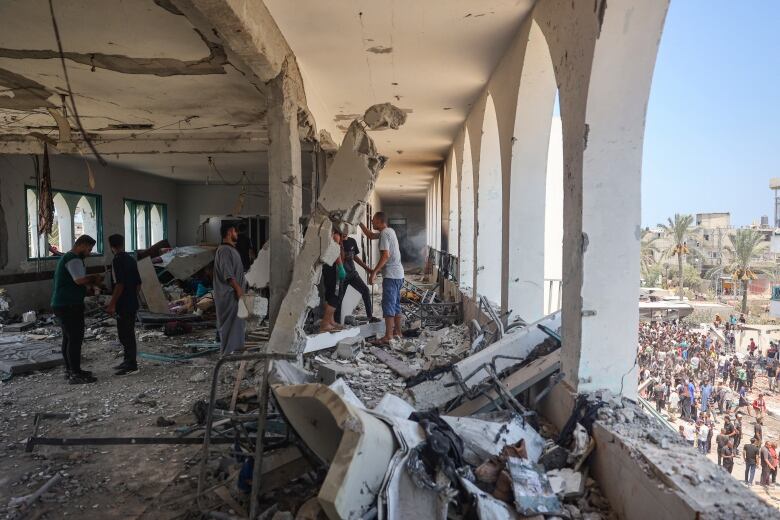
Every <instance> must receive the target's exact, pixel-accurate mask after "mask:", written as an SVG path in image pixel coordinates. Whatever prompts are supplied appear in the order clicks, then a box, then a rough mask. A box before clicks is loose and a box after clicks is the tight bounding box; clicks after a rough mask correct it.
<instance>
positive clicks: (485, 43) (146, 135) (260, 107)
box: [0, 0, 533, 202]
mask: <svg viewBox="0 0 780 520" xmlns="http://www.w3.org/2000/svg"><path fill="white" fill-rule="evenodd" d="M179 4H182V2H180V1H177V0H174V1H171V0H136V1H133V2H126V1H122V0H73V1H70V2H67V3H66V2H57V1H54V2H53V6H54V12H55V16H56V21H57V24H58V27H59V32H60V36H61V39H60V43H61V45H62V48H63V52H64V56H65V58H66V59H65V63H66V66H67V70H68V76H69V79H70V86H71V88H72V91H73V94H74V99H75V102H76V107H77V109H78V112H79V115H80V119H81V122H82V124H83V127H84V129H85V131H86V132H87V133H88V135H89V136H90V138H91V139H92V140H93V141H94V143H95V144H96V145H97V147H98V149H99V150H100V151H101V153H105V154H106V157H109V158H111V161H112V162H113V163H118V165H121V166H124V167H127V168H132V169H136V170H140V171H148V172H150V173H153V174H155V175H162V176H165V177H171V178H176V179H178V180H183V181H205V179H206V177H208V176H209V175H210V168H208V167H207V166H208V165H207V163H206V157H207V156H208V155H215V154H221V153H223V154H232V153H235V154H237V157H236V158H235V160H227V159H222V161H223V162H224V163H231V164H233V165H234V166H235V167H234V168H233V170H234V171H233V172H232V173H231V174H230V175H231V177H235V176H236V175H239V176H240V172H241V171H243V170H252V169H255V170H257V168H253V163H254V161H255V160H256V158H257V157H258V156H257V155H256V154H257V153H259V152H264V151H266V150H267V146H268V134H267V125H266V121H265V112H266V99H267V98H266V95H265V93H264V92H263V91H262V87H263V85H262V84H259V83H258V81H257V78H256V77H250V75H247V74H246V72H245V71H244V72H242V71H241V70H239V68H240V67H239V66H238V65H234V64H232V63H231V61H230V59H231V56H232V54H231V51H230V49H227V48H226V47H225V46H224V45H223V44H222V43H221V42H222V39H221V38H220V36H219V34H218V32H217V31H216V29H214V28H213V27H211V28H209V27H208V26H204V25H202V24H196V25H198V27H199V28H198V27H195V26H194V25H193V23H194V22H193V20H191V17H185V16H184V15H182V14H181V12H180V11H179V10H178V9H177V7H176V6H177V5H179ZM266 4H267V6H268V9H269V10H270V12H271V14H272V15H273V17H274V19H275V20H276V23H277V24H278V26H279V28H280V29H281V32H282V33H283V35H284V37H285V38H286V39H287V41H288V43H289V44H290V46H291V47H292V50H293V51H294V52H295V54H296V57H297V60H298V63H299V66H300V68H301V69H302V74H303V78H304V81H305V86H306V91H307V92H306V94H307V95H306V98H307V103H308V105H309V107H308V108H309V110H310V111H311V113H312V114H313V116H314V118H315V119H316V122H317V125H318V127H319V128H320V129H324V130H328V131H329V132H330V133H331V134H332V135H333V137H334V139H335V140H336V141H337V142H340V141H341V139H342V137H343V132H344V131H345V129H346V128H347V126H348V125H349V122H350V121H351V120H352V119H354V118H355V117H357V116H358V115H360V114H362V113H363V111H364V110H365V109H366V108H367V107H368V106H370V105H373V104H375V103H381V102H392V103H393V104H395V105H396V106H398V107H400V108H402V109H403V110H404V111H405V112H406V113H407V116H408V120H407V124H406V125H405V126H404V127H403V128H402V129H400V130H399V131H396V132H372V136H373V138H374V140H375V141H376V143H377V146H378V148H379V151H380V152H381V153H383V154H384V155H387V156H388V157H389V159H390V160H389V162H388V165H387V166H386V167H385V169H384V171H383V172H382V174H381V175H380V178H379V181H378V183H377V190H378V193H379V195H380V197H382V198H383V199H384V200H388V201H393V202H400V201H421V200H423V199H424V197H425V194H426V191H427V189H428V186H429V184H430V182H431V179H432V178H433V176H434V175H435V174H436V172H438V171H439V169H440V168H441V164H442V162H443V161H444V158H445V154H446V153H447V150H448V149H449V147H450V146H451V144H452V141H453V139H454V138H455V136H456V134H457V131H458V129H459V127H460V125H462V123H463V121H464V120H465V118H466V116H467V115H468V112H469V110H470V107H471V103H472V102H473V101H474V99H475V98H476V97H477V96H478V94H479V92H480V90H481V89H483V88H484V85H485V83H486V81H487V79H488V78H489V76H490V73H491V72H492V70H493V68H494V67H495V65H496V63H497V61H498V59H499V58H500V56H501V55H502V53H503V52H504V49H505V47H506V46H507V44H508V42H509V40H510V39H511V37H512V36H513V35H514V32H515V30H516V28H517V27H518V25H519V23H520V22H521V21H522V19H523V18H524V17H525V16H526V15H527V14H528V12H529V10H530V8H531V6H532V4H533V0H511V1H510V0H490V1H485V2H480V3H479V4H478V5H474V3H473V2H469V1H468V0H457V1H453V0H432V1H429V2H413V1H411V0H395V1H392V2H380V3H376V2H366V1H364V0H360V1H357V2H319V1H314V0H299V1H296V2H287V1H284V0H267V2H266ZM301 13H306V16H301ZM0 20H3V21H4V22H6V23H4V24H3V30H2V31H0V153H29V152H39V151H40V149H41V142H43V141H49V142H50V143H51V144H53V145H56V146H57V147H58V148H59V149H60V150H61V151H66V152H70V153H73V152H76V151H77V150H78V151H80V152H82V153H84V154H88V148H87V146H86V145H85V143H84V142H83V141H82V140H81V137H80V135H79V132H78V130H77V129H76V126H77V125H76V121H75V118H74V117H73V115H74V114H72V107H71V104H70V102H69V101H67V98H66V95H67V93H68V88H67V84H66V81H65V78H64V75H63V70H62V63H61V61H60V59H59V50H58V44H57V40H56V38H55V33H54V30H53V25H52V16H51V12H50V9H49V2H48V1H47V0H6V1H4V2H2V3H0ZM9 21H10V22H11V23H7V22H9ZM234 61H235V60H234ZM66 101H67V102H66ZM66 105H67V106H66ZM63 116H65V117H67V118H68V119H65V117H63ZM63 121H69V122H70V124H69V125H68V124H65V127H64V128H63V127H62V123H63ZM58 122H59V123H60V126H58ZM68 134H70V135H68ZM155 154H170V156H169V157H165V158H163V157H160V158H157V157H153V155H155ZM189 154H198V157H197V159H196V158H193V157H189Z"/></svg>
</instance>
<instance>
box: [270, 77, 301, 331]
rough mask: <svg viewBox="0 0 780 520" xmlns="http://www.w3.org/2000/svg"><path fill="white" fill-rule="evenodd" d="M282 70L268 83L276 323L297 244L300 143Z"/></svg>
mask: <svg viewBox="0 0 780 520" xmlns="http://www.w3.org/2000/svg"><path fill="white" fill-rule="evenodd" d="M289 88H290V87H289V86H288V85H287V80H286V78H285V73H284V71H283V72H282V73H281V74H280V75H279V76H278V77H277V78H275V79H273V80H271V81H270V82H269V83H268V112H267V115H266V117H267V120H268V138H269V141H270V144H269V147H268V187H269V189H268V191H269V199H270V200H269V207H270V215H269V219H268V220H269V226H268V227H269V240H270V248H271V249H270V254H271V284H270V293H271V294H270V296H271V297H270V301H269V317H270V321H271V326H272V327H273V324H274V323H275V322H276V317H277V316H278V314H279V308H280V306H281V303H282V300H283V299H284V296H285V294H287V289H288V288H289V286H290V282H291V280H292V275H293V266H294V265H295V257H296V256H297V255H298V250H299V247H300V243H301V234H300V218H301V208H302V204H303V202H302V196H301V187H302V185H301V142H300V137H299V134H298V105H297V104H296V103H295V101H294V100H293V98H292V96H291V95H290V92H289V91H288V89H289Z"/></svg>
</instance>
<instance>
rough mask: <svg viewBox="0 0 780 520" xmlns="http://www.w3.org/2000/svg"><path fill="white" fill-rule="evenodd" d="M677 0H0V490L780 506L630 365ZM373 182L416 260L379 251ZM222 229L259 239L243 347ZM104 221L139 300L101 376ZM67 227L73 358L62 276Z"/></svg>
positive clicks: (314, 500) (382, 507) (162, 499)
mask: <svg viewBox="0 0 780 520" xmlns="http://www.w3.org/2000/svg"><path fill="white" fill-rule="evenodd" d="M668 3H669V2H668V0H657V1H653V2H648V1H646V0H610V1H609V2H606V1H604V0H596V1H595V2H571V1H569V0H520V1H518V2H503V1H498V0H486V1H484V2H479V3H474V2H465V1H458V2H455V1H451V0H431V1H426V2H412V1H409V0H402V1H399V2H379V3H376V2H375V3H370V2H368V3H366V2H362V3H360V2H359V3H358V4H359V5H358V4H355V3H350V2H316V1H314V0H300V1H296V2H289V1H285V0H263V1H261V0H256V1H255V0H134V1H133V2H128V1H126V0H124V1H122V0H83V1H79V2H64V1H61V0H7V1H5V2H2V3H0V325H2V333H0V374H2V381H3V382H2V385H1V386H0V403H2V406H3V410H4V412H5V413H3V414H2V419H1V420H0V441H2V442H0V453H2V457H0V513H2V514H5V515H7V516H8V518H12V519H14V520H17V519H19V520H20V519H24V518H37V519H42V520H47V519H55V518H84V519H93V518H94V519H103V518H133V519H137V520H151V519H154V520H158V519H163V520H174V519H185V520H189V519H192V520H195V519H203V518H215V519H220V520H222V519H229V520H236V519H250V520H258V519H264V520H272V519H273V520H284V519H291V520H314V519H325V518H327V519H331V520H336V519H348V520H357V519H365V520H372V519H388V520H407V519H416V518H419V519H428V518H431V519H442V520H444V519H479V520H503V519H518V518H533V519H539V520H541V519H542V518H563V519H569V520H600V519H604V520H606V519H613V518H620V519H622V518H626V519H657V518H670V519H675V520H676V519H688V518H690V519H699V518H708V519H709V518H712V519H720V518H723V519H724V520H725V519H729V520H730V519H733V518H771V517H773V515H774V516H776V511H775V510H774V509H772V508H771V507H770V506H769V505H767V504H765V503H764V502H762V501H761V500H759V499H758V498H757V497H756V496H755V495H753V494H752V493H751V492H750V491H749V490H748V489H746V488H744V487H742V486H740V485H736V486H735V485H734V483H733V479H732V478H731V477H730V476H728V475H727V474H726V473H725V472H723V471H722V470H721V469H720V468H718V467H716V466H715V465H713V464H711V463H709V462H708V461H707V460H706V459H705V458H704V457H700V456H699V455H698V454H697V453H696V452H695V451H694V450H693V449H692V448H690V447H688V446H687V445H686V443H685V440H684V439H683V438H681V437H680V435H679V434H678V433H677V432H675V431H672V430H670V429H669V428H668V426H667V425H666V424H665V423H664V422H663V421H661V420H659V419H658V416H657V414H653V413H652V411H648V410H647V405H646V403H645V402H644V400H643V399H641V398H640V390H641V389H640V387H639V383H638V379H639V377H638V373H637V372H638V368H637V361H636V359H637V353H636V348H635V347H636V344H637V337H638V336H637V323H638V320H639V309H638V307H637V301H638V299H639V291H638V286H637V280H638V279H639V268H638V263H637V262H634V261H633V260H634V259H636V258H638V257H639V253H640V236H639V235H640V231H641V228H640V206H641V204H640V202H641V164H642V163H641V160H642V147H643V139H644V125H645V117H646V108H647V103H648V97H649V92H650V85H651V80H652V76H653V68H654V65H655V59H656V53H657V50H658V45H659V40H660V38H661V35H662V32H663V28H664V23H665V17H666V13H667V8H668ZM476 4H479V5H476ZM616 194H617V195H616ZM377 213H380V214H382V215H383V217H379V216H377V218H378V219H379V220H378V222H380V223H381V222H382V219H384V221H385V222H384V223H385V224H387V225H388V227H390V228H391V229H393V230H394V233H395V236H396V237H397V242H398V244H397V245H398V250H399V255H398V256H400V260H401V261H399V262H398V263H399V264H400V265H401V267H402V268H403V269H404V272H405V274H404V276H403V279H400V278H394V277H390V276H388V277H385V276H380V277H379V278H378V279H377V278H376V277H377V273H376V272H374V271H373V268H374V267H375V266H376V265H377V262H382V261H383V259H385V255H384V254H383V251H385V252H387V251H388V249H387V248H388V247H390V246H389V245H388V244H387V243H384V245H383V246H382V247H380V246H379V245H378V242H379V240H376V239H377V238H378V237H379V235H380V233H376V231H375V230H376V229H379V228H380V227H381V226H377V225H376V224H375V223H374V222H373V221H372V216H375V215H376V214H377ZM223 228H226V229H232V228H241V230H242V231H241V234H242V235H243V238H245V239H246V240H248V241H249V243H250V246H251V247H247V248H246V251H245V252H246V258H244V257H242V258H241V263H242V267H243V272H242V273H241V274H242V275H243V276H244V278H245V280H246V284H245V286H242V288H241V291H239V290H237V289H234V290H235V296H236V298H235V299H234V300H230V303H231V304H235V306H236V307H237V309H238V310H237V311H236V312H235V316H233V315H231V316H230V318H235V319H236V321H235V322H232V323H237V324H239V326H238V327H237V328H236V330H240V331H241V333H242V334H243V335H242V336H241V338H240V341H239V343H240V345H239V348H237V349H236V350H235V351H233V352H228V351H222V349H223V347H225V344H226V343H227V341H226V340H225V341H223V340H224V338H225V336H224V335H222V333H223V332H224V331H223V330H222V327H223V326H225V324H226V322H229V321H230V320H224V319H222V318H220V317H219V316H220V314H219V313H218V312H217V309H216V307H217V303H215V302H216V301H217V299H218V298H219V297H218V295H217V290H216V285H217V284H215V279H216V280H218V279H219V275H218V274H215V270H216V268H215V251H216V250H217V247H220V246H221V244H222V242H223V238H225V237H224V236H223V235H222V234H221V231H223ZM116 234H120V235H123V236H124V237H125V244H126V245H127V247H126V249H127V252H128V253H130V255H131V256H132V257H133V259H134V260H136V261H137V265H138V270H139V278H140V279H141V284H140V289H139V292H138V301H139V302H140V304H141V310H140V311H139V312H138V313H137V316H136V319H134V320H133V321H132V323H133V324H134V327H136V331H135V332H134V336H133V337H135V338H136V340H137V343H138V352H137V358H138V361H139V363H138V366H137V367H136V368H138V369H139V371H138V373H132V374H124V375H122V376H116V377H114V376H112V375H111V371H110V367H111V366H112V365H114V364H115V363H116V362H117V359H118V358H119V357H122V356H123V343H122V339H123V338H120V336H119V335H118V333H117V331H116V329H117V327H118V326H119V324H118V320H117V317H116V316H114V315H113V313H111V312H110V304H109V302H110V301H111V294H112V291H113V289H114V287H115V284H114V279H113V276H112V275H113V274H115V272H114V269H115V268H114V266H113V265H112V259H113V258H114V255H113V254H112V252H111V243H110V241H109V237H110V236H112V235H116ZM84 235H88V236H93V237H94V239H95V241H96V243H95V247H94V249H93V250H92V252H91V253H90V254H87V255H85V256H84V258H83V264H84V269H85V276H89V277H94V279H95V280H96V279H97V278H100V279H101V280H102V281H101V282H100V283H95V284H94V288H95V289H97V290H96V291H95V292H96V294H90V295H89V296H88V297H86V298H85V300H84V302H85V305H84V308H83V312H82V315H83V318H84V321H85V327H84V329H85V336H84V344H83V351H81V353H80V359H81V360H82V361H83V362H84V365H85V366H87V367H88V368H89V369H90V370H93V371H94V375H95V376H96V377H95V379H96V381H92V382H89V383H88V384H86V383H85V384H84V385H82V386H76V384H75V383H74V384H73V385H71V384H70V383H71V381H72V380H73V379H74V378H73V377H72V374H71V375H68V374H67V371H66V378H65V379H64V378H63V377H62V371H61V369H62V368H63V367H64V365H65V364H66V360H65V359H64V358H63V356H64V355H65V356H67V353H66V352H65V350H67V349H66V348H64V347H63V346H62V345H64V343H62V342H63V341H64V334H63V332H62V331H61V328H60V326H59V324H58V321H57V319H56V318H55V315H54V313H53V310H54V308H53V307H52V305H51V299H52V293H53V290H54V289H53V284H54V278H55V277H56V276H57V270H58V262H60V260H61V258H62V256H63V255H64V254H65V253H67V252H68V251H69V250H71V248H73V247H74V245H75V243H76V241H77V239H78V238H79V237H81V236H84ZM334 236H338V237H341V238H339V239H335V238H334ZM344 237H349V239H351V240H352V241H354V243H355V245H356V249H357V250H359V252H357V253H355V255H354V257H355V258H358V259H359V260H360V262H358V265H359V268H358V269H357V270H356V274H355V275H354V276H355V277H356V278H355V280H357V279H359V281H360V283H357V281H356V283H355V284H354V285H352V286H348V285H343V286H341V285H340V284H339V285H338V291H337V292H338V293H339V294H337V296H338V298H339V299H338V305H332V303H333V301H332V299H331V298H332V295H331V294H329V292H328V287H326V286H329V281H328V279H327V278H328V276H329V274H330V273H333V270H334V269H336V267H337V266H338V265H341V266H342V267H343V259H344V255H345V254H346V253H345V247H344V246H340V245H339V242H338V240H344ZM383 248H385V249H383ZM249 250H251V254H249ZM242 252H244V250H242ZM364 264H365V265H364ZM635 264H636V265H635ZM336 271H338V269H336ZM334 276H335V275H334ZM345 276H346V274H345ZM235 278H239V276H235ZM74 280H75V278H74ZM388 280H395V282H391V283H396V282H397V284H398V285H399V286H400V295H399V298H400V300H399V302H398V305H399V306H400V311H394V310H390V311H387V310H386V309H383V301H382V300H383V285H384V282H386V281H388ZM234 281H235V280H234ZM388 285H389V284H388ZM363 287H364V289H362V288H363ZM232 297H233V296H232V293H231V298H232ZM223 301H224V300H223ZM55 307H56V306H55ZM107 307H108V308H107ZM329 307H333V308H332V309H329ZM390 307H392V306H390ZM329 312H330V313H331V314H328V313H329ZM393 312H396V313H398V312H400V314H393ZM388 313H389V314H388ZM385 314H387V316H385ZM394 316H398V319H399V320H400V322H401V328H400V330H397V331H395V332H396V334H392V330H391V329H392V328H393V325H392V324H390V322H391V321H392V322H393V323H394V319H395V318H394ZM388 317H389V318H390V320H385V321H383V320H382V319H381V318H388ZM331 321H333V323H331ZM336 322H338V323H336ZM244 327H245V328H246V330H245V331H244ZM386 327H388V328H386ZM227 330H228V331H229V329H227ZM244 332H245V333H244ZM383 335H384V336H388V335H390V336H392V338H389V337H384V338H383ZM124 339H126V338H124ZM121 371H122V370H120V372H121ZM75 379H78V378H75ZM82 382H83V381H82ZM78 384H81V383H78ZM723 489H727V491H728V492H727V493H724V492H723Z"/></svg>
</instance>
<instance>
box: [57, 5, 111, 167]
mask: <svg viewBox="0 0 780 520" xmlns="http://www.w3.org/2000/svg"><path fill="white" fill-rule="evenodd" d="M49 12H50V13H51V24H52V27H54V37H55V39H56V40H57V49H58V50H59V52H60V63H62V73H63V75H64V76H65V86H66V87H67V89H68V95H69V96H70V104H71V107H72V108H73V117H74V118H75V119H76V125H77V126H78V127H79V132H81V136H82V137H83V138H84V142H85V143H87V146H89V149H90V150H92V153H93V154H94V155H95V158H96V159H97V160H98V162H99V163H100V165H101V166H106V165H108V163H107V162H106V160H105V159H103V157H102V156H101V155H100V152H98V151H97V148H95V145H94V143H93V142H92V139H90V138H89V136H88V135H87V132H86V131H85V130H84V126H83V125H82V124H81V118H80V117H79V112H78V109H77V108H76V99H75V97H74V96H73V89H72V88H71V87H70V77H68V67H67V66H66V65H65V52H64V51H63V50H62V40H61V39H60V29H59V27H58V26H57V17H56V16H55V15H54V0H49Z"/></svg>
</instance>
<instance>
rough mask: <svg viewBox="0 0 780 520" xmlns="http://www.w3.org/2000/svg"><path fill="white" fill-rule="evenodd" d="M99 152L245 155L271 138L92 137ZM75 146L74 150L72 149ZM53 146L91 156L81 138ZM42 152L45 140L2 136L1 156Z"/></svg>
mask: <svg viewBox="0 0 780 520" xmlns="http://www.w3.org/2000/svg"><path fill="white" fill-rule="evenodd" d="M92 142H93V144H94V145H95V147H96V148H97V150H98V152H100V153H101V154H106V155H125V154H150V153H194V154H208V153H213V154H217V153H246V152H265V151H267V150H268V137H267V135H265V134H257V135H249V136H248V135H246V134H242V135H235V136H220V137H214V138H204V137H195V136H180V135H178V134H176V135H171V136H167V135H166V136H164V137H163V136H154V137H153V138H149V139H143V138H121V137H118V138H115V139H107V138H93V139H92ZM73 145H75V147H74V146H73ZM50 146H54V147H55V148H57V149H58V150H59V151H61V152H63V153H78V150H81V151H82V152H83V153H84V154H85V155H90V153H89V152H88V150H89V148H88V147H87V146H86V143H84V141H83V140H81V139H74V142H73V143H72V144H69V145H67V146H56V140H52V142H51V143H50ZM42 152H43V141H41V140H39V139H37V138H35V137H31V136H23V135H0V154H39V153H42Z"/></svg>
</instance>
